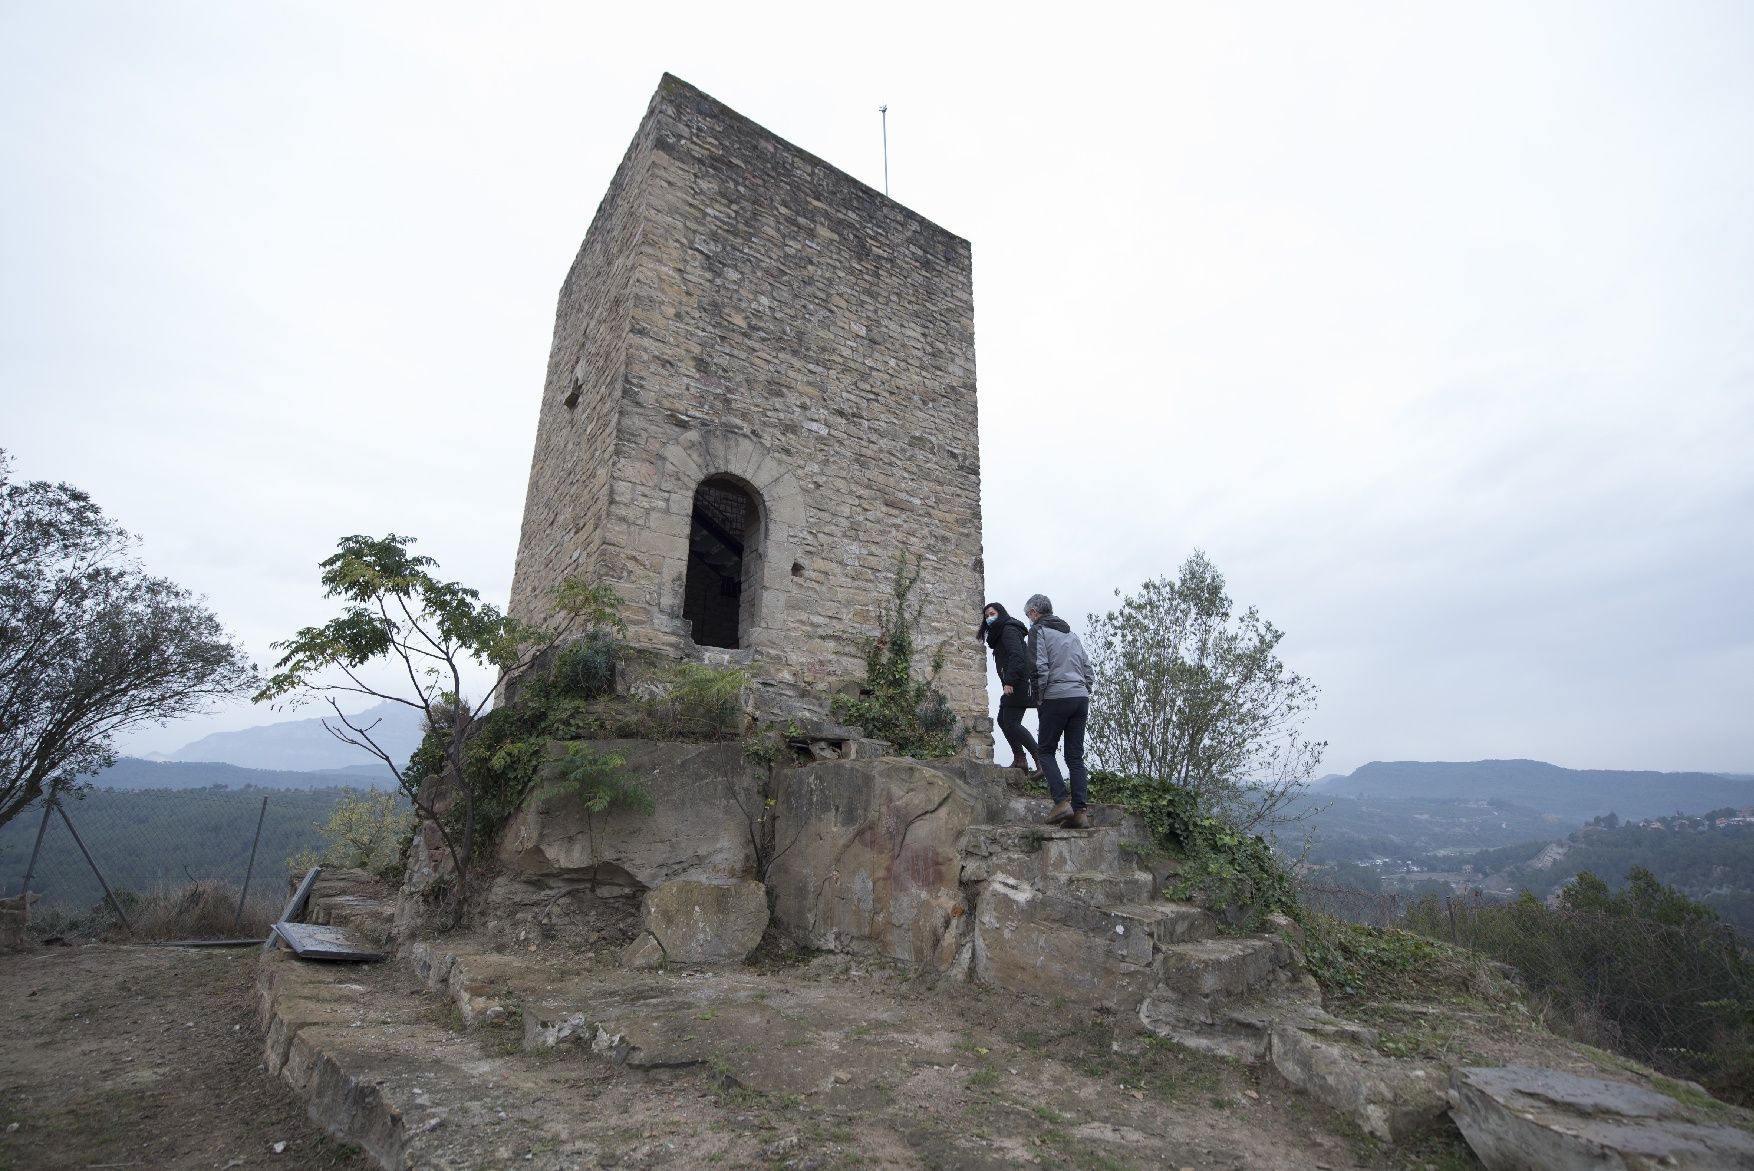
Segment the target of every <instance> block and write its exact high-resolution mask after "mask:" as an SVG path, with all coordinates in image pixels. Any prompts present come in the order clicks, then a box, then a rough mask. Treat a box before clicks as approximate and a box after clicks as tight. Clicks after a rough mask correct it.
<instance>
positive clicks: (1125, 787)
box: [1090, 769, 1302, 924]
mask: <svg viewBox="0 0 1754 1171" xmlns="http://www.w3.org/2000/svg"><path fill="white" fill-rule="evenodd" d="M1090 798H1091V800H1093V801H1102V802H1106V803H1110V804H1115V805H1124V806H1126V807H1127V810H1128V811H1129V812H1131V813H1132V814H1133V815H1134V816H1135V817H1137V818H1139V820H1141V821H1142V822H1144V823H1145V828H1146V829H1147V830H1149V831H1150V833H1151V837H1152V843H1153V844H1154V845H1155V846H1157V847H1158V848H1159V849H1162V850H1163V851H1165V852H1166V853H1169V854H1172V855H1175V856H1177V857H1179V858H1181V859H1182V862H1181V866H1180V870H1179V873H1178V874H1177V875H1176V876H1175V878H1174V881H1173V883H1172V884H1171V886H1170V887H1169V888H1167V889H1166V890H1165V891H1164V893H1165V895H1167V896H1168V897H1170V898H1177V899H1186V898H1199V899H1202V900H1203V901H1206V902H1207V903H1209V904H1210V905H1212V906H1216V907H1226V908H1233V909H1236V910H1240V911H1242V912H1243V916H1242V922H1243V923H1244V924H1254V923H1258V922H1259V921H1260V920H1261V919H1262V918H1263V917H1264V916H1266V915H1270V914H1273V913H1275V912H1278V913H1282V914H1287V915H1291V916H1293V917H1300V916H1301V914H1302V911H1301V908H1300V907H1299V906H1298V903H1297V893H1296V890H1295V889H1294V887H1293V885H1292V881H1291V875H1290V874H1289V873H1288V872H1287V871H1286V869H1285V867H1284V866H1283V865H1282V864H1281V863H1280V862H1279V859H1278V858H1277V857H1276V856H1275V855H1274V853H1273V848H1272V847H1271V846H1269V845H1268V844H1267V841H1266V839H1265V838H1263V837H1261V836H1260V835H1259V834H1246V833H1244V832H1243V831H1241V830H1239V829H1237V828H1236V827H1235V826H1234V825H1232V824H1231V823H1230V822H1228V821H1226V820H1225V819H1223V818H1222V817H1217V816H1213V815H1212V814H1210V813H1208V812H1206V811H1205V810H1204V809H1202V808H1201V805H1200V800H1199V797H1198V796H1197V795H1196V794H1195V793H1194V792H1193V791H1192V790H1191V789H1184V788H1182V787H1180V786H1179V785H1171V784H1167V783H1165V782H1163V781H1157V780H1152V779H1151V778H1149V777H1123V776H1119V775H1117V774H1115V773H1110V772H1104V771H1102V770H1100V769H1097V770H1094V771H1092V772H1091V774H1090Z"/></svg>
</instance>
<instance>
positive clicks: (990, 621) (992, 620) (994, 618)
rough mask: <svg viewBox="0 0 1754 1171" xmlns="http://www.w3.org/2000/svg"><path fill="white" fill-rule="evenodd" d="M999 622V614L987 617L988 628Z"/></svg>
mask: <svg viewBox="0 0 1754 1171" xmlns="http://www.w3.org/2000/svg"><path fill="white" fill-rule="evenodd" d="M998 620H999V616H998V615H997V614H988V615H987V625H988V626H991V625H992V624H993V623H995V622H997V621H998Z"/></svg>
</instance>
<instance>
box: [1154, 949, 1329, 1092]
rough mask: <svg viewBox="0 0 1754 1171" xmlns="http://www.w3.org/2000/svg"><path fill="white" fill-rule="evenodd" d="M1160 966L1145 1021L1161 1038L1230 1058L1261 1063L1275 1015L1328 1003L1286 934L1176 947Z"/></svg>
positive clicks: (1164, 951) (1161, 955)
mask: <svg viewBox="0 0 1754 1171" xmlns="http://www.w3.org/2000/svg"><path fill="white" fill-rule="evenodd" d="M1156 969H1157V974H1158V978H1159V979H1158V984H1157V987H1156V988H1155V989H1153V991H1152V992H1151V994H1150V995H1149V996H1148V997H1146V998H1145V1000H1144V1002H1143V1003H1142V1004H1141V1005H1140V1007H1139V1019H1140V1020H1141V1021H1143V1022H1144V1024H1145V1026H1146V1028H1148V1029H1150V1030H1151V1031H1152V1032H1154V1033H1156V1034H1158V1035H1159V1036H1162V1037H1168V1038H1170V1039H1171V1040H1174V1041H1177V1042H1180V1043H1181V1044H1183V1045H1187V1046H1188V1047H1189V1048H1193V1049H1198V1050H1201V1051H1202V1052H1207V1053H1216V1054H1219V1055H1220V1056H1223V1057H1232V1058H1237V1059H1240V1060H1245V1061H1259V1060H1261V1059H1262V1058H1264V1057H1265V1056H1266V1054H1267V1047H1268V1043H1269V1026H1270V1024H1271V1022H1272V1021H1273V1020H1274V1019H1275V1018H1278V1017H1282V1016H1284V1015H1285V1014H1287V1013H1290V1012H1294V1011H1302V1010H1304V1009H1306V1008H1309V1007H1312V1006H1316V1005H1319V1004H1320V998H1321V994H1320V991H1319V989H1317V987H1316V985H1315V982H1314V981H1313V980H1311V979H1310V977H1309V976H1308V975H1306V974H1305V973H1304V972H1303V971H1302V969H1301V968H1300V967H1299V966H1298V964H1297V959H1296V954H1295V952H1294V951H1293V949H1292V947H1291V945H1290V944H1289V943H1288V942H1286V940H1285V939H1283V938H1282V937H1280V936H1278V935H1247V936H1230V937H1223V938H1218V937H1213V938H1207V939H1196V940H1191V941H1189V942H1185V943H1175V944H1171V945H1169V946H1167V947H1165V948H1163V949H1162V951H1161V952H1160V953H1159V955H1158V957H1157V963H1156Z"/></svg>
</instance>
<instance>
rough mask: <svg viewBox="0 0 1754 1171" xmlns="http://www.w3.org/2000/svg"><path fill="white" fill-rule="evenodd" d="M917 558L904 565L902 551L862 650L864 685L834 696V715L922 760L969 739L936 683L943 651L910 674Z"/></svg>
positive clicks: (917, 615)
mask: <svg viewBox="0 0 1754 1171" xmlns="http://www.w3.org/2000/svg"><path fill="white" fill-rule="evenodd" d="M920 565H921V563H920V561H919V560H917V559H916V560H915V561H914V563H913V568H912V569H911V570H910V569H909V567H908V559H907V555H906V554H903V555H902V558H901V561H900V563H899V564H898V565H897V566H896V570H895V578H894V580H893V582H892V583H891V586H890V598H889V601H888V602H887V603H885V604H884V607H883V609H882V611H881V612H880V613H879V615H878V634H877V637H876V638H873V639H870V640H869V641H868V642H867V644H866V648H865V683H864V686H863V687H862V688H861V689H860V693H859V694H858V695H856V696H853V695H836V696H835V697H834V700H833V704H832V710H833V711H834V715H835V718H836V719H839V720H842V721H844V722H845V723H848V724H856V725H857V726H858V727H860V728H862V729H864V732H865V735H867V736H869V737H871V738H872V739H874V740H883V741H887V742H888V743H889V745H890V746H891V747H892V748H894V749H895V751H897V752H899V753H901V754H902V755H903V756H913V757H918V758H922V759H929V758H932V757H942V756H954V755H956V753H957V752H958V751H960V750H961V748H962V745H963V742H964V741H965V740H966V739H967V738H968V734H967V732H966V730H964V729H961V728H959V727H958V725H957V720H956V715H955V713H954V712H952V711H951V710H950V702H949V701H948V700H947V699H945V698H944V695H943V693H942V692H941V691H939V690H938V687H937V679H938V676H939V674H940V673H942V672H943V670H944V651H943V649H942V648H940V649H939V650H938V651H937V652H936V653H934V654H933V656H932V669H931V674H930V675H929V676H928V677H927V678H925V679H915V678H914V662H913V661H914V634H915V632H916V631H917V630H918V629H919V620H920V611H921V609H922V607H921V606H920V605H915V606H913V607H912V608H911V609H910V608H909V605H908V600H909V598H910V597H911V595H912V594H913V591H914V587H915V586H917V585H919V581H920Z"/></svg>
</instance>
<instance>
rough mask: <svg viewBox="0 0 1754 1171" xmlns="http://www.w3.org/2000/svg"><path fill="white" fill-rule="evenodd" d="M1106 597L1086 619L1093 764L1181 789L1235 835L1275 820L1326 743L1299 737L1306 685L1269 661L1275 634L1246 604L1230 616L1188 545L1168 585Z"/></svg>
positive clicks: (1220, 585) (1151, 584)
mask: <svg viewBox="0 0 1754 1171" xmlns="http://www.w3.org/2000/svg"><path fill="white" fill-rule="evenodd" d="M1115 596H1116V597H1119V598H1120V599H1121V604H1120V607H1119V608H1118V609H1115V610H1111V611H1110V612H1108V613H1107V614H1103V615H1100V616H1099V615H1095V614H1093V615H1091V616H1090V638H1089V639H1088V642H1087V645H1088V648H1089V653H1090V659H1091V665H1092V666H1093V667H1094V668H1095V672H1096V686H1095V687H1094V688H1093V689H1092V693H1091V699H1090V725H1089V733H1088V736H1089V745H1090V751H1091V755H1092V756H1093V757H1094V758H1095V759H1096V761H1097V763H1098V764H1100V765H1101V767H1102V768H1104V769H1107V770H1109V771H1111V772H1115V773H1119V774H1122V775H1126V776H1135V777H1149V778H1151V779H1153V780H1156V781H1159V782H1161V783H1164V784H1171V785H1177V786H1180V787H1183V788H1186V789H1189V790H1191V791H1192V792H1194V793H1195V794H1196V795H1197V797H1198V798H1199V800H1200V802H1201V804H1202V806H1203V807H1204V808H1206V809H1208V810H1210V811H1212V812H1214V813H1216V814H1218V815H1220V816H1222V817H1224V818H1226V819H1228V820H1230V821H1231V822H1233V823H1234V824H1236V825H1237V826H1238V827H1239V828H1242V829H1245V830H1247V829H1252V828H1255V827H1257V826H1262V827H1264V826H1271V825H1274V824H1278V823H1280V822H1282V821H1284V820H1286V813H1287V810H1286V806H1287V804H1288V803H1289V802H1290V801H1291V800H1292V798H1294V797H1295V796H1296V795H1297V792H1298V790H1299V789H1300V787H1301V786H1302V785H1303V784H1304V783H1305V782H1307V781H1308V780H1309V778H1310V777H1311V776H1313V775H1314V773H1315V770H1316V768H1317V766H1319V765H1320V764H1321V759H1322V753H1323V751H1324V750H1325V749H1326V748H1327V744H1326V743H1325V742H1317V741H1311V740H1308V739H1306V738H1305V737H1304V736H1303V731H1302V729H1303V723H1304V721H1305V720H1306V719H1307V717H1308V714H1309V713H1310V712H1311V711H1312V710H1313V709H1314V707H1315V702H1316V697H1317V694H1318V688H1317V687H1316V685H1315V684H1314V683H1312V682H1311V681H1310V680H1308V679H1306V678H1304V677H1303V676H1302V675H1299V674H1297V673H1296V672H1295V671H1290V670H1288V669H1287V668H1286V666H1285V664H1284V663H1283V662H1281V661H1280V659H1279V656H1278V654H1277V648H1278V645H1279V640H1280V639H1281V638H1283V637H1284V635H1283V633H1282V632H1281V631H1280V630H1279V629H1278V628H1277V627H1275V626H1274V625H1273V624H1272V623H1271V622H1268V621H1267V620H1266V619H1264V618H1262V617H1261V616H1260V614H1259V613H1258V612H1257V611H1256V610H1255V608H1254V607H1252V606H1251V607H1249V608H1248V609H1247V610H1245V611H1243V612H1242V613H1241V614H1239V615H1234V616H1233V615H1232V612H1231V600H1230V597H1229V595H1227V594H1226V593H1225V592H1224V577H1223V575H1221V574H1220V573H1219V572H1218V570H1217V569H1216V568H1215V567H1214V566H1213V564H1212V563H1211V561H1209V560H1207V558H1206V555H1205V554H1204V553H1201V552H1199V551H1198V550H1196V551H1195V552H1194V554H1193V555H1192V556H1190V557H1189V558H1188V559H1187V561H1185V562H1184V563H1183V564H1182V567H1181V576H1180V578H1179V579H1178V578H1169V577H1161V578H1158V579H1157V580H1156V581H1148V582H1146V583H1145V584H1144V585H1143V586H1141V587H1140V588H1139V592H1138V593H1137V594H1134V595H1132V596H1130V597H1129V596H1123V595H1122V594H1121V592H1120V591H1119V590H1116V591H1115Z"/></svg>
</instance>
